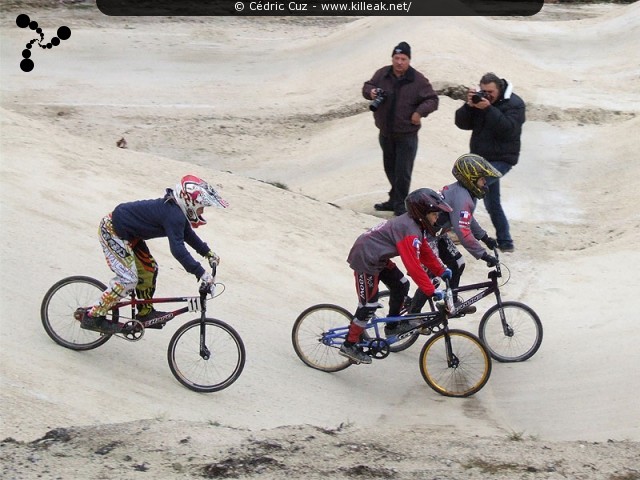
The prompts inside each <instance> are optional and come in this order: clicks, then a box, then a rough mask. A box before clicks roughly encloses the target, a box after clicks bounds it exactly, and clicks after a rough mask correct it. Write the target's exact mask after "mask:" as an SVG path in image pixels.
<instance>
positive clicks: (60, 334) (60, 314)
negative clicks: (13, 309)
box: [40, 276, 119, 350]
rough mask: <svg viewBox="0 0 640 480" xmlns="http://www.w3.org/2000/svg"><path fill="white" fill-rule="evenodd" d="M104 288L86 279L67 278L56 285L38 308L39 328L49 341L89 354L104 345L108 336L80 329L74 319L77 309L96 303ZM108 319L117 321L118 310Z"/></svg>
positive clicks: (94, 281) (90, 279)
mask: <svg viewBox="0 0 640 480" xmlns="http://www.w3.org/2000/svg"><path fill="white" fill-rule="evenodd" d="M106 288H107V287H106V285H104V284H103V283H102V282H100V281H98V280H96V279H95V278H91V277H85V276H73V277H67V278H63V279H62V280H60V281H59V282H57V283H55V284H54V285H53V286H52V287H51V288H50V289H49V290H48V291H47V293H46V294H45V295H44V298H43V300H42V305H41V306H40V318H41V320H42V326H43V327H44V329H45V331H46V332H47V334H48V335H49V337H51V339H52V340H53V341H54V342H56V343H57V344H58V345H62V346H63V347H65V348H69V349H71V350H91V349H93V348H96V347H99V346H100V345H102V344H104V343H105V342H107V341H108V340H109V339H110V338H111V335H109V334H104V333H100V332H94V331H92V330H85V329H82V328H80V322H79V321H78V320H77V319H76V318H75V317H74V313H75V311H76V310H77V309H78V308H87V307H90V306H91V305H94V304H95V303H97V302H98V300H100V296H101V295H102V292H103V291H104V290H105V289H106ZM108 318H110V320H114V321H117V320H118V318H119V314H118V310H117V309H114V310H112V311H111V312H110V314H109V316H108Z"/></svg>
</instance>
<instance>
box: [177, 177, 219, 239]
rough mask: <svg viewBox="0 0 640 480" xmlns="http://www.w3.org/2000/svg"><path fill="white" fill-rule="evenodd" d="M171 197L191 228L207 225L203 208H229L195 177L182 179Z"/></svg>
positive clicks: (208, 186) (207, 185) (216, 194)
mask: <svg viewBox="0 0 640 480" xmlns="http://www.w3.org/2000/svg"><path fill="white" fill-rule="evenodd" d="M173 196H174V198H175V199H176V203H177V204H178V205H179V206H180V209H181V210H182V212H183V213H184V214H185V216H186V217H187V219H188V220H189V222H190V223H191V226H192V227H193V228H198V227H199V226H200V225H205V224H206V223H207V221H206V220H205V219H204V217H203V216H202V212H203V210H204V207H217V208H227V207H228V206H229V204H228V203H227V202H226V201H225V200H224V199H223V198H222V197H221V196H220V195H218V192H216V190H215V189H214V188H213V187H212V186H211V185H209V184H208V183H207V182H205V181H204V180H202V179H201V178H198V177H196V176H195V175H185V176H184V177H182V180H180V183H178V184H177V185H176V188H175V190H174V191H173Z"/></svg>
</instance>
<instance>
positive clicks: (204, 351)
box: [200, 289, 211, 360]
mask: <svg viewBox="0 0 640 480" xmlns="http://www.w3.org/2000/svg"><path fill="white" fill-rule="evenodd" d="M200 305H201V306H202V308H201V311H200V357H201V358H202V359H203V360H209V359H210V358H211V351H210V350H209V349H208V348H207V344H206V342H207V331H206V328H207V322H206V316H207V290H202V289H201V290H200Z"/></svg>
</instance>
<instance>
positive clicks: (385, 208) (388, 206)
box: [373, 200, 393, 212]
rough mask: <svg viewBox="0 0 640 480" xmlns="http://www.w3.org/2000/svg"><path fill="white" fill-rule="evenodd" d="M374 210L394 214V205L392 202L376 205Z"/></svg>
mask: <svg viewBox="0 0 640 480" xmlns="http://www.w3.org/2000/svg"><path fill="white" fill-rule="evenodd" d="M373 208H375V209H376V210H377V211H378V212H393V203H391V202H390V201H388V200H387V201H386V202H381V203H376V204H375V205H374V206H373Z"/></svg>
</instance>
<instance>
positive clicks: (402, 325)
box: [384, 320, 422, 337]
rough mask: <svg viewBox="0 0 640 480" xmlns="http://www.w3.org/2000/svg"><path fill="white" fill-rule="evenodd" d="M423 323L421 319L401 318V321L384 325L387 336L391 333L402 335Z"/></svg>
mask: <svg viewBox="0 0 640 480" xmlns="http://www.w3.org/2000/svg"><path fill="white" fill-rule="evenodd" d="M421 323H422V322H421V321H420V320H400V321H399V322H394V323H388V324H387V325H385V326H384V334H385V335H386V336H387V337H389V336H391V335H402V334H403V333H407V332H408V331H409V330H413V329H414V328H416V327H417V326H418V325H420V324H421Z"/></svg>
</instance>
